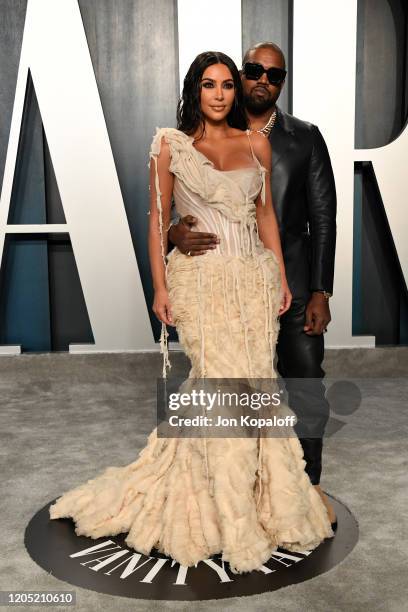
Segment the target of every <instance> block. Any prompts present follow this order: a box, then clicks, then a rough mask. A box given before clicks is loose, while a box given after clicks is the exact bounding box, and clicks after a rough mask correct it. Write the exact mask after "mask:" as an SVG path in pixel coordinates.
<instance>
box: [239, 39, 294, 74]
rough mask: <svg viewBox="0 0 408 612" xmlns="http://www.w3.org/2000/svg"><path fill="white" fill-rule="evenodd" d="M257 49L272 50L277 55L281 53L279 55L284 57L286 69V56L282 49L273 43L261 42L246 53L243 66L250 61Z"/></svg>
mask: <svg viewBox="0 0 408 612" xmlns="http://www.w3.org/2000/svg"><path fill="white" fill-rule="evenodd" d="M257 49H272V50H273V51H276V53H279V55H280V56H281V57H282V59H283V65H284V68H286V60H285V55H284V53H283V51H282V49H281V48H280V47H279V46H278V45H277V44H275V43H273V42H260V43H258V44H256V45H253V47H250V48H249V49H248V50H247V51H246V52H245V55H244V59H243V60H242V65H244V64H245V63H246V62H248V61H249V56H250V55H251V53H252V51H256V50H257Z"/></svg>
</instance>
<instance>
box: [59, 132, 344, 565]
mask: <svg viewBox="0 0 408 612" xmlns="http://www.w3.org/2000/svg"><path fill="white" fill-rule="evenodd" d="M163 136H164V137H165V138H166V140H167V141H168V142H169V143H170V145H171V159H172V162H171V164H172V165H171V168H170V169H171V171H172V172H174V173H175V174H176V175H177V176H178V177H179V178H178V180H180V181H183V184H185V185H186V187H187V188H188V189H189V190H191V191H192V192H194V193H196V194H198V195H199V196H200V198H201V199H202V201H203V202H206V203H207V202H208V206H213V207H215V208H217V210H219V211H221V210H222V211H223V213H224V214H225V216H226V217H228V219H230V220H231V219H232V218H233V219H234V220H235V221H236V220H237V217H239V216H240V215H241V216H242V219H243V222H244V223H250V222H251V221H250V218H251V214H252V213H251V214H250V211H251V210H252V207H253V206H254V201H253V200H254V198H255V197H256V196H257V194H258V193H259V190H260V189H262V180H263V179H262V172H261V170H259V173H254V179H253V181H252V182H251V183H250V185H251V190H253V191H250V190H248V189H243V182H242V181H241V179H240V176H241V173H236V174H234V180H232V179H231V178H229V177H226V176H225V177H224V176H223V175H222V173H220V172H211V162H209V160H207V161H206V159H205V158H204V159H201V157H200V155H198V154H197V152H196V151H195V150H194V148H193V147H192V144H191V143H192V139H191V138H189V137H187V136H186V135H185V134H183V133H181V132H179V131H178V130H173V129H171V128H166V129H162V130H158V131H157V133H156V136H155V138H154V140H153V143H152V149H151V157H152V158H155V156H157V155H158V154H159V152H160V146H161V142H162V137H163ZM217 177H219V178H217ZM246 180H247V179H246ZM235 183H236V184H235ZM232 184H233V185H235V186H234V187H232ZM245 184H246V185H247V184H248V183H247V182H246V183H245ZM156 189H157V192H158V194H160V186H159V184H158V182H157V186H156ZM248 193H250V197H249V196H248ZM158 206H161V202H160V195H158ZM240 218H241V217H240ZM214 231H216V228H214ZM251 245H252V248H251V249H250V251H249V252H248V251H247V250H246V249H243V251H242V256H226V255H221V254H220V255H216V254H214V253H208V254H206V255H203V256H200V257H188V256H186V255H183V254H182V253H180V251H178V249H174V250H173V251H171V253H170V254H169V255H168V256H167V257H165V263H166V282H167V287H168V291H169V297H170V302H171V304H172V310H173V319H174V322H175V324H176V327H177V332H178V336H179V340H180V344H181V346H182V347H183V349H184V351H185V353H186V354H187V356H188V357H189V359H190V361H191V370H190V372H189V379H188V380H187V381H186V383H188V381H189V380H190V379H194V378H230V379H234V378H241V379H245V378H249V379H251V378H256V379H265V380H266V381H268V380H271V379H274V378H275V377H276V373H275V370H274V356H275V347H276V342H277V340H278V332H279V320H278V310H279V305H280V301H281V285H280V271H279V264H278V261H277V258H276V256H275V255H274V253H273V252H272V251H271V250H269V249H266V248H264V247H263V245H262V246H261V247H260V245H259V243H256V242H251ZM164 344H165V342H164V338H163V335H162V349H163V346H164ZM164 365H165V364H164ZM186 386H188V384H187V385H186ZM304 467H305V462H304V460H303V452H302V447H301V445H300V443H299V441H298V439H297V437H296V436H295V434H294V432H293V431H292V430H290V429H288V430H287V436H286V435H285V436H280V437H272V436H269V437H268V436H266V437H259V438H208V437H204V438H199V439H197V438H161V437H158V435H157V429H155V430H153V432H152V433H151V434H150V436H149V438H148V441H147V445H146V447H145V448H144V449H143V450H142V451H141V452H140V453H139V456H138V458H137V459H136V461H134V462H133V463H131V464H130V465H127V466H125V467H109V468H107V469H106V470H105V472H103V473H102V474H100V475H98V476H97V477H96V478H94V479H91V480H89V481H88V482H87V483H84V484H82V485H80V486H79V487H76V488H75V489H73V490H71V491H68V492H66V493H65V494H64V495H62V496H61V497H60V498H59V499H58V500H57V501H56V503H55V504H53V505H52V506H51V507H50V517H51V518H52V519H57V518H65V517H71V518H72V519H73V520H74V521H75V523H76V527H75V531H76V533H77V534H78V535H85V536H88V537H91V538H100V537H105V536H111V535H116V534H119V533H128V535H127V537H126V540H125V541H126V544H127V545H128V546H130V547H131V548H134V549H135V550H137V551H139V552H141V553H144V554H146V555H148V554H149V553H150V552H151V550H152V548H153V547H155V548H156V549H158V550H159V551H160V552H162V553H164V554H166V555H168V556H170V557H171V558H173V559H175V560H176V561H178V562H179V563H180V564H181V565H184V566H194V565H195V564H197V563H198V562H199V561H201V560H203V559H207V558H209V557H211V556H212V555H214V554H218V553H222V559H223V560H224V561H228V562H229V563H230V567H231V571H232V572H234V573H243V572H249V571H253V570H259V569H260V568H261V566H262V564H263V563H265V562H266V561H267V560H268V559H269V558H270V556H271V554H272V552H273V551H274V550H276V548H277V547H279V546H280V547H283V548H285V549H287V550H292V551H304V550H311V549H313V548H315V547H316V546H318V545H319V544H320V542H321V541H322V540H323V539H324V538H327V537H331V536H333V532H332V529H331V525H330V521H329V519H328V515H327V511H326V508H325V506H324V504H323V503H322V501H321V499H320V496H319V494H318V493H317V492H316V490H315V489H314V487H313V486H312V485H311V483H310V480H309V478H308V476H307V474H306V472H305V470H304Z"/></svg>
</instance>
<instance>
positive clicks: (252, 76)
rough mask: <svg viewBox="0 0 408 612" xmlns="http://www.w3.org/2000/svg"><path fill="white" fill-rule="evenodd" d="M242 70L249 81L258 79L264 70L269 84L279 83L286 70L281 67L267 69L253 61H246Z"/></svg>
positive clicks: (283, 78) (282, 79)
mask: <svg viewBox="0 0 408 612" xmlns="http://www.w3.org/2000/svg"><path fill="white" fill-rule="evenodd" d="M243 72H244V75H245V77H246V78H247V79H249V80H250V81H258V80H259V79H260V78H261V76H262V75H263V73H264V72H266V76H267V77H268V81H269V83H270V84H271V85H280V84H281V83H283V81H284V80H285V77H286V70H283V68H268V70H266V69H265V68H264V67H263V66H262V64H256V63H254V62H247V63H246V64H244V67H243Z"/></svg>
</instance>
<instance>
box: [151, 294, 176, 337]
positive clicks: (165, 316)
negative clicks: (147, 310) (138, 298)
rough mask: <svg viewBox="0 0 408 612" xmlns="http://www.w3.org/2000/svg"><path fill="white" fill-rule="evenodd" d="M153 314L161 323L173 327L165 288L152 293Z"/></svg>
mask: <svg viewBox="0 0 408 612" xmlns="http://www.w3.org/2000/svg"><path fill="white" fill-rule="evenodd" d="M153 312H154V314H155V315H156V317H157V318H158V319H159V321H161V322H162V323H166V325H171V326H172V327H175V325H174V323H173V317H172V312H171V304H170V299H169V294H168V291H167V289H166V288H165V287H163V288H162V289H156V291H155V292H154V301H153Z"/></svg>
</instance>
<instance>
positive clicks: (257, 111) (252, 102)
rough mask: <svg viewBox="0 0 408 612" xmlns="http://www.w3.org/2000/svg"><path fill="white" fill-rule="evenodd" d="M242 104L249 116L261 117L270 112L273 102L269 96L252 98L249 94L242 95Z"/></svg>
mask: <svg viewBox="0 0 408 612" xmlns="http://www.w3.org/2000/svg"><path fill="white" fill-rule="evenodd" d="M244 104H245V108H246V110H247V111H248V112H249V113H251V115H263V114H264V113H266V111H267V110H269V109H271V110H272V108H273V106H274V104H275V100H274V99H273V98H272V97H271V96H265V97H264V98H258V97H255V96H253V95H252V92H251V93H249V94H247V93H244Z"/></svg>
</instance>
